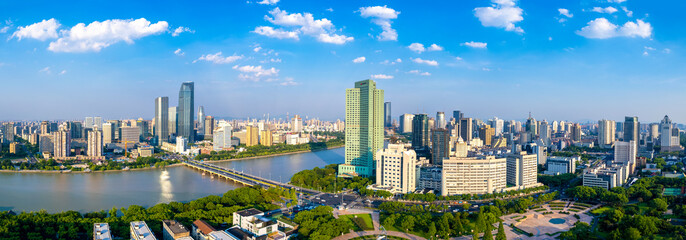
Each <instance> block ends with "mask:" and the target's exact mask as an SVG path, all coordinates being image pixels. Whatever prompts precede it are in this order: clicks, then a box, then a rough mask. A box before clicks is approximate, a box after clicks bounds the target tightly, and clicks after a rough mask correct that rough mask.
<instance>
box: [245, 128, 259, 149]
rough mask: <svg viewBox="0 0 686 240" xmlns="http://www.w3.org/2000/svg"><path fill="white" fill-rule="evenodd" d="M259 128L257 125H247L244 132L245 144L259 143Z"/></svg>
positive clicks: (253, 144)
mask: <svg viewBox="0 0 686 240" xmlns="http://www.w3.org/2000/svg"><path fill="white" fill-rule="evenodd" d="M259 137H260V129H259V128H258V127H253V126H247V127H246V132H245V146H248V147H250V146H255V145H257V144H260V138H259Z"/></svg>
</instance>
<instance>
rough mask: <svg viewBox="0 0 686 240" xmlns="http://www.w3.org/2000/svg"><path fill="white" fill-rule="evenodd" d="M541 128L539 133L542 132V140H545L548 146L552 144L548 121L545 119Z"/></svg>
mask: <svg viewBox="0 0 686 240" xmlns="http://www.w3.org/2000/svg"><path fill="white" fill-rule="evenodd" d="M539 128H540V129H539V130H538V134H540V136H541V140H543V143H545V145H546V146H550V125H548V121H546V120H543V121H542V122H541V125H540V126H539Z"/></svg>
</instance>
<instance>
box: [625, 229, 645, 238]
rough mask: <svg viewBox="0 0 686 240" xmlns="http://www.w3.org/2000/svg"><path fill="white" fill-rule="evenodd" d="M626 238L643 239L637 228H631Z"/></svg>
mask: <svg viewBox="0 0 686 240" xmlns="http://www.w3.org/2000/svg"><path fill="white" fill-rule="evenodd" d="M624 238H625V239H628V240H639V239H641V232H640V231H638V229H635V228H629V229H627V230H626V232H624Z"/></svg>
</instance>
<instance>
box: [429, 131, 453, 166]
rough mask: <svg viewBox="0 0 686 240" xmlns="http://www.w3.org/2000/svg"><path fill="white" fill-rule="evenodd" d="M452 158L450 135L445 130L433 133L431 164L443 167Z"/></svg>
mask: <svg viewBox="0 0 686 240" xmlns="http://www.w3.org/2000/svg"><path fill="white" fill-rule="evenodd" d="M447 157H450V134H448V130H446V129H445V128H441V129H434V130H433V131H431V164H434V165H442V164H443V159H444V158H447Z"/></svg>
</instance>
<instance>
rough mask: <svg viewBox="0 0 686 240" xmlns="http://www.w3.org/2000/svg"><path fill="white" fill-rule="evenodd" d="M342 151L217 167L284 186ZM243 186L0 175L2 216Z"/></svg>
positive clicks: (171, 174)
mask: <svg viewBox="0 0 686 240" xmlns="http://www.w3.org/2000/svg"><path fill="white" fill-rule="evenodd" d="M343 154H344V148H336V149H331V150H325V151H318V152H307V153H297V154H290V155H281V156H274V157H264V158H253V159H246V160H234V161H229V162H216V163H214V164H216V165H219V166H224V167H230V168H233V169H236V170H238V171H244V172H246V173H250V174H254V175H259V176H261V177H265V178H270V179H272V180H276V181H282V182H287V181H289V180H290V178H291V176H293V174H295V173H297V172H299V171H302V170H305V169H312V168H315V167H323V166H326V165H328V164H333V163H343V161H344V157H343ZM241 186H242V185H240V184H237V183H234V182H231V181H228V180H219V179H216V178H211V177H210V176H204V175H202V173H201V172H199V171H197V170H193V169H190V168H188V167H185V166H178V167H169V168H165V169H149V170H139V171H123V172H98V173H72V174H58V173H5V172H0V211H7V210H13V211H15V212H20V211H38V210H41V209H45V210H47V211H48V212H51V213H55V212H61V211H67V210H75V211H80V212H91V211H99V210H109V209H111V208H112V207H115V206H116V207H127V206H129V205H134V204H135V205H141V206H144V207H148V206H153V205H155V204H157V203H168V202H172V201H180V202H185V201H190V200H193V199H197V198H201V197H205V196H208V195H221V194H223V193H225V192H226V191H228V190H231V189H236V188H238V187H241Z"/></svg>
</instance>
